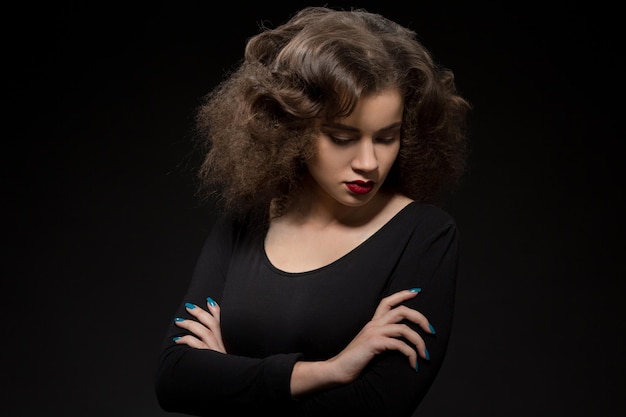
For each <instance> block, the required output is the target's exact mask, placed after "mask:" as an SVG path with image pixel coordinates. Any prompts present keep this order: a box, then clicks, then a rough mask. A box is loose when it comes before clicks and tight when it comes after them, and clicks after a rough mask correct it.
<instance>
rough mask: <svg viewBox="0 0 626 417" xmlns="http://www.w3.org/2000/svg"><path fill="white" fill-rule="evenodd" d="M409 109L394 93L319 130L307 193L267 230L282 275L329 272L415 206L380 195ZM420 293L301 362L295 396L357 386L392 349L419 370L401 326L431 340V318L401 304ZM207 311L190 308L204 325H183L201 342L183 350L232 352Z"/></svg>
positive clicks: (383, 306)
mask: <svg viewBox="0 0 626 417" xmlns="http://www.w3.org/2000/svg"><path fill="white" fill-rule="evenodd" d="M403 109H404V103H403V100H402V96H401V95H400V92H399V91H398V90H396V89H393V88H392V89H387V90H384V91H382V92H379V93H377V94H375V95H371V96H366V97H362V98H361V99H360V100H359V103H358V105H357V107H356V108H355V110H354V112H352V113H351V114H350V115H349V116H348V117H345V118H342V119H338V120H334V121H333V122H332V123H320V134H319V136H318V138H317V143H316V145H317V152H316V155H315V157H314V158H313V159H312V160H311V161H310V162H309V164H308V172H309V177H308V178H307V179H306V182H305V187H304V190H305V192H304V193H303V195H302V196H301V198H300V199H299V200H298V201H297V202H296V204H295V205H294V206H293V207H292V208H290V209H289V210H288V212H287V213H285V215H284V216H282V217H279V218H277V219H274V220H272V222H271V223H270V227H269V229H268V233H267V236H266V240H265V250H266V252H267V256H268V258H269V259H270V261H271V262H272V263H273V264H274V265H275V266H276V267H277V268H279V269H283V270H285V271H289V272H302V271H307V270H311V269H315V268H319V267H321V266H324V265H327V264H328V263H330V262H332V261H334V260H336V259H338V258H339V257H342V256H343V255H345V254H346V253H348V252H349V251H350V250H352V249H354V248H355V247H356V246H358V245H359V244H360V243H362V242H363V241H364V240H366V239H367V238H368V237H369V236H371V235H372V234H373V233H375V232H376V231H377V230H378V229H380V227H382V226H383V225H384V224H385V223H386V222H388V221H389V220H390V219H391V218H392V217H393V216H394V215H395V214H397V213H398V212H399V211H400V210H401V209H402V208H403V207H405V206H406V205H407V204H409V203H410V202H411V200H410V199H408V198H406V197H404V196H402V195H398V194H390V193H387V192H384V191H383V190H381V185H382V184H383V182H384V180H385V178H386V176H387V174H388V173H389V171H390V169H391V167H392V165H393V163H394V161H395V159H396V158H397V155H398V152H399V149H400V127H401V122H402V113H403ZM355 180H364V181H373V182H374V185H373V188H372V189H371V191H370V192H368V193H365V194H360V193H355V192H353V191H351V190H350V188H349V187H348V186H347V185H346V184H347V183H349V182H352V181H355ZM304 255H306V256H304ZM418 294H419V292H416V291H411V290H409V289H407V290H403V291H400V292H397V293H395V294H392V295H390V296H388V297H386V298H384V299H382V300H381V301H380V303H379V305H378V308H377V309H376V311H375V312H374V315H373V316H372V319H371V320H370V321H369V322H368V323H367V324H366V325H365V326H364V327H363V328H362V329H361V331H360V332H359V333H358V334H357V336H356V337H355V338H354V339H353V340H352V341H351V342H350V343H349V344H348V345H347V346H346V347H345V348H344V349H343V350H342V351H341V352H340V353H339V354H337V355H336V356H334V357H332V358H330V359H328V360H325V361H316V362H307V361H300V362H297V363H296V364H295V366H294V369H293V372H292V376H291V392H292V395H293V396H294V397H298V396H300V395H304V394H307V393H310V392H314V391H319V390H323V389H327V388H331V387H334V386H337V385H342V384H347V383H350V382H352V381H354V380H355V379H356V378H357V377H358V376H359V375H360V373H361V372H362V370H363V369H364V368H365V366H366V365H367V364H368V363H369V362H370V361H371V360H372V359H373V358H374V357H375V356H376V355H378V354H380V353H382V352H385V351H387V350H396V351H399V352H401V353H402V354H404V355H405V356H406V357H407V358H408V361H409V364H410V366H411V367H413V369H415V366H416V364H417V355H418V354H419V355H420V356H421V357H422V358H424V359H426V358H427V353H426V346H425V343H424V340H423V339H422V337H421V336H420V335H419V334H418V333H417V332H415V331H413V330H412V329H411V328H410V327H408V326H407V325H405V324H400V322H401V321H403V320H408V321H411V322H413V323H415V324H417V325H418V326H420V327H421V328H422V329H423V330H424V331H425V332H427V333H431V330H430V328H429V323H428V319H427V318H426V317H425V316H424V315H422V314H421V313H420V312H418V311H416V310H413V309H410V308H408V307H406V306H403V305H401V303H402V302H404V301H406V300H409V299H411V298H413V297H416V296H417V295H418ZM206 307H207V309H206V310H204V309H203V308H198V307H196V308H192V309H189V308H188V309H187V311H188V312H189V313H190V314H191V315H192V316H194V317H195V318H196V319H197V321H195V320H184V321H182V322H177V323H176V325H177V326H179V327H181V328H184V329H187V330H189V331H190V332H191V333H193V335H194V336H192V335H187V336H184V337H182V338H180V339H178V340H177V341H176V343H179V344H187V345H189V346H190V347H193V348H197V349H212V350H215V351H218V352H222V353H227V352H226V350H225V348H224V343H223V341H222V336H221V328H220V307H219V305H218V304H217V303H215V302H212V303H207V306H206ZM401 339H405V340H407V341H408V342H409V344H407V343H406V342H404V341H403V340H401Z"/></svg>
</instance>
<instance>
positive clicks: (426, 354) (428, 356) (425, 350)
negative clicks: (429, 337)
mask: <svg viewBox="0 0 626 417" xmlns="http://www.w3.org/2000/svg"><path fill="white" fill-rule="evenodd" d="M424 354H425V356H426V360H427V361H429V360H430V353H428V349H424Z"/></svg>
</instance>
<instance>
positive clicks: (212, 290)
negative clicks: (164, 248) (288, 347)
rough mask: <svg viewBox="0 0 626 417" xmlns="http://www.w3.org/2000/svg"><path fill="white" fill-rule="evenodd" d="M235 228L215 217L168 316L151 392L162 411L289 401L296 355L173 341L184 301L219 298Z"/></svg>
mask: <svg viewBox="0 0 626 417" xmlns="http://www.w3.org/2000/svg"><path fill="white" fill-rule="evenodd" d="M236 236H237V227H236V225H235V223H233V222H229V221H219V222H217V223H216V224H215V226H214V227H213V230H212V231H211V233H210V234H209V237H208V238H207V240H206V242H205V244H204V246H203V248H202V250H201V253H200V256H199V258H198V261H197V263H196V266H195V269H194V272H193V275H192V279H191V282H190V285H189V287H188V289H187V292H186V295H185V298H184V299H183V300H182V302H181V303H180V305H179V307H178V308H177V311H176V312H175V315H174V316H173V317H172V320H171V323H170V325H169V328H168V330H167V332H166V337H165V339H164V341H163V346H162V349H161V353H160V355H159V357H158V363H157V371H156V376H155V393H156V397H157V400H158V402H159V405H160V406H161V408H162V409H163V410H165V411H169V412H178V413H185V414H190V415H196V416H203V415H216V414H214V413H215V412H216V411H217V410H220V409H222V408H227V409H229V410H231V411H232V413H233V414H232V415H239V414H240V413H238V412H237V411H236V410H237V409H238V408H241V409H242V410H243V409H245V408H246V407H248V406H249V405H250V404H256V405H259V406H261V405H263V404H272V403H281V402H282V403H288V402H290V401H292V400H291V394H290V387H289V382H290V378H291V372H292V370H293V366H294V364H295V362H296V360H297V359H298V357H299V355H298V354H282V355H273V356H269V357H266V358H262V359H261V358H249V357H241V356H236V355H230V354H223V353H220V352H216V351H212V350H199V349H193V348H190V347H188V346H186V345H178V344H176V343H174V341H173V337H175V336H181V335H183V334H184V332H185V330H183V329H180V328H179V327H177V326H176V325H175V324H174V317H183V318H192V317H191V315H190V314H189V313H188V312H187V311H186V309H185V307H184V304H185V303H186V302H190V303H194V304H196V305H198V306H201V307H203V308H206V299H207V297H208V296H210V297H212V298H213V299H215V300H216V301H217V302H219V300H220V298H221V295H222V291H223V288H224V282H225V278H226V275H227V271H228V264H229V261H230V258H231V253H232V248H233V245H234V244H235V242H236Z"/></svg>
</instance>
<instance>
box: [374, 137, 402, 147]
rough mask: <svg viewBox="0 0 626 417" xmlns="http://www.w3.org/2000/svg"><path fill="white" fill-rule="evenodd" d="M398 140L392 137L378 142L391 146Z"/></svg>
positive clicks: (379, 139)
mask: <svg viewBox="0 0 626 417" xmlns="http://www.w3.org/2000/svg"><path fill="white" fill-rule="evenodd" d="M396 139H398V137H397V136H391V137H388V138H377V139H376V142H378V143H382V144H383V145H391V144H392V143H394V142H395V141H396Z"/></svg>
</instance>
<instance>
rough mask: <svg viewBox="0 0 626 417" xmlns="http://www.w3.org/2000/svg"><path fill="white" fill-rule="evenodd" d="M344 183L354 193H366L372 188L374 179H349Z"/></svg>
mask: <svg viewBox="0 0 626 417" xmlns="http://www.w3.org/2000/svg"><path fill="white" fill-rule="evenodd" d="M345 184H346V187H348V190H350V191H351V192H353V193H354V194H367V193H369V192H370V191H372V189H373V188H374V181H350V182H346V183H345Z"/></svg>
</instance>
